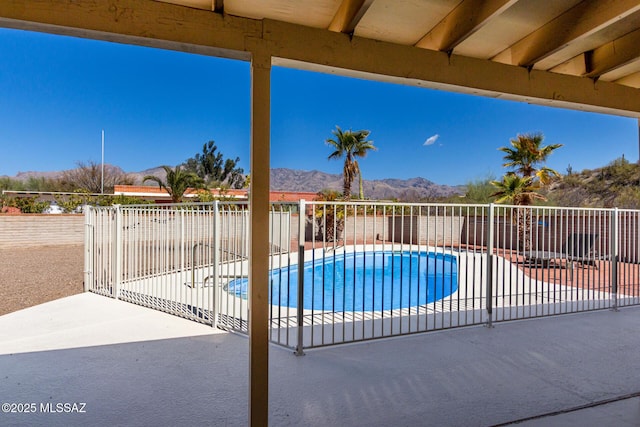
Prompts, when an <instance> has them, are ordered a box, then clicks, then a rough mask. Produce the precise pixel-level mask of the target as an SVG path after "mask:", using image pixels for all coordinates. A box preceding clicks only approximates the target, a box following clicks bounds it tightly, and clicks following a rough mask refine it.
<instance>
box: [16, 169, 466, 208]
mask: <svg viewBox="0 0 640 427" xmlns="http://www.w3.org/2000/svg"><path fill="white" fill-rule="evenodd" d="M63 173H64V171H52V172H19V173H18V174H16V175H15V176H13V177H9V178H11V179H15V180H20V181H26V180H28V179H29V178H40V177H44V178H48V179H56V178H59V177H60V176H62V174H63ZM127 175H128V176H129V178H130V179H131V181H132V182H133V183H135V184H141V183H142V179H143V177H144V176H145V175H155V176H158V177H160V178H163V179H164V170H163V169H162V168H160V167H155V168H150V169H146V170H143V171H140V172H127ZM149 185H151V184H149ZM342 185H343V184H342V175H340V174H330V173H326V172H321V171H317V170H312V171H304V170H297V169H286V168H275V169H272V170H271V189H272V190H280V191H308V192H313V193H317V192H319V191H322V190H325V189H331V190H336V191H339V192H342ZM363 189H364V194H365V196H366V197H367V198H370V199H380V200H390V199H398V200H402V201H417V200H425V199H434V198H442V197H449V196H453V195H457V194H464V188H463V187H462V186H449V185H440V184H436V183H434V182H432V181H429V180H428V179H425V178H422V177H416V178H409V179H394V178H387V179H375V180H367V179H365V180H364V181H363ZM352 194H354V195H356V194H358V180H357V179H356V180H355V181H354V182H353V185H352Z"/></svg>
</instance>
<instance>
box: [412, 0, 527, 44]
mask: <svg viewBox="0 0 640 427" xmlns="http://www.w3.org/2000/svg"><path fill="white" fill-rule="evenodd" d="M517 2H518V0H463V1H462V2H461V3H460V4H459V5H458V6H456V7H455V8H454V9H453V10H452V11H451V12H450V13H449V14H448V15H447V16H445V17H444V19H443V20H442V21H440V22H439V23H438V24H437V25H436V26H435V27H433V28H432V29H431V31H429V32H428V33H427V34H426V35H425V36H424V37H422V39H420V41H418V43H416V44H415V46H416V47H420V48H423V49H431V50H440V51H443V52H450V51H453V49H454V48H455V47H456V46H458V45H459V44H460V43H462V42H463V41H465V40H466V39H467V38H469V37H470V36H471V35H472V34H473V33H475V32H476V31H478V30H479V29H480V28H482V27H483V26H484V25H485V24H486V23H487V22H489V21H490V20H491V19H492V18H493V17H495V16H498V15H500V14H501V13H502V12H504V11H505V10H507V9H508V8H510V7H511V6H513V5H514V4H515V3H517Z"/></svg>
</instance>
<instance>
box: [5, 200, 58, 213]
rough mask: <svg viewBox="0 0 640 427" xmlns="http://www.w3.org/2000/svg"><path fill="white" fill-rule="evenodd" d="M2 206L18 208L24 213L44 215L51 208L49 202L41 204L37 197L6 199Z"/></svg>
mask: <svg viewBox="0 0 640 427" xmlns="http://www.w3.org/2000/svg"><path fill="white" fill-rule="evenodd" d="M2 204H3V205H4V206H9V207H15V208H18V209H20V212H22V213H42V211H43V210H45V209H46V208H47V207H48V206H49V203H48V202H39V201H37V200H36V198H35V197H6V198H3V201H2Z"/></svg>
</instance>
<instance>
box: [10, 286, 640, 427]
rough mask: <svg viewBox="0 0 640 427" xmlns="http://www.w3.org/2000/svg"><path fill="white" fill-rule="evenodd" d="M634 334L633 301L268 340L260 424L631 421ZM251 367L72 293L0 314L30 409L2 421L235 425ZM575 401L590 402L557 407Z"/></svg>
mask: <svg viewBox="0 0 640 427" xmlns="http://www.w3.org/2000/svg"><path fill="white" fill-rule="evenodd" d="M639 330H640V307H631V308H625V309H622V310H620V311H619V312H613V311H609V310H603V311H597V312H590V313H584V314H572V315H563V316H556V317H548V318H542V319H533V320H525V321H514V322H504V323H498V324H496V326H495V328H491V329H488V328H485V327H482V326H477V327H466V328H460V329H456V330H448V331H443V332H435V333H428V334H421V335H413V336H408V337H400V338H393V339H385V340H379V341H370V342H366V343H360V344H352V345H342V346H336V347H327V348H323V349H317V350H312V351H308V352H307V355H306V356H303V357H295V356H293V355H292V353H291V351H290V350H286V349H283V348H280V347H271V352H270V396H269V397H270V415H269V417H270V424H271V425H274V426H283V425H293V426H302V425H305V426H325V425H338V426H365V425H366V426H372V425H376V426H378V425H380V426H386V425H394V426H403V425H437V426H447V425H448V426H488V425H496V424H504V423H509V422H514V421H519V420H523V419H527V418H531V417H539V418H536V419H533V420H530V421H526V422H524V423H521V424H519V425H580V426H589V425H603V422H604V421H603V420H605V421H606V422H604V423H605V424H609V425H620V426H626V425H629V426H631V425H638V424H639V423H640V398H639V397H637V396H639V395H640V394H639V392H640V369H639V368H640V359H639V358H638V354H640V334H638V331H639ZM247 369H248V340H247V338H245V337H242V336H238V335H234V334H227V333H222V332H220V331H217V330H215V329H212V328H210V327H207V326H204V325H200V324H196V323H194V322H190V321H187V320H184V319H180V318H178V317H174V316H170V315H167V314H163V313H159V312H156V311H153V310H150V309H146V308H142V307H138V306H135V305H132V304H127V303H124V302H121V301H116V300H113V299H109V298H105V297H101V296H98V295H94V294H81V295H76V296H73V297H68V298H64V299H61V300H57V301H53V302H51V303H47V304H43V305H40V306H36V307H33V308H30V309H26V310H22V311H19V312H15V313H11V314H7V315H5V316H2V317H0V373H1V376H2V381H0V396H1V398H2V402H1V403H3V404H5V403H16V404H24V403H35V404H36V405H35V406H36V409H37V410H36V411H35V413H4V412H3V413H0V424H2V425H24V424H29V425H65V426H66V425H132V426H136V425H177V424H183V423H184V424H187V423H188V424H189V425H200V424H202V425H224V426H236V425H237V426H243V425H247V419H248V410H247V396H248V372H247ZM621 398H623V399H622V400H621ZM609 401H611V402H610V403H608V404H606V405H598V406H594V405H596V404H597V403H601V402H609ZM58 403H61V404H64V403H68V404H73V403H77V404H81V403H82V404H85V405H84V407H82V409H83V410H84V413H51V412H45V410H47V409H49V411H51V410H52V409H53V410H55V408H56V407H57V406H56V404H58ZM15 406H17V405H14V407H15ZM81 406H82V405H76V408H77V409H80V407H81ZM60 407H61V408H63V410H64V406H63V405H61V406H60ZM68 407H73V406H72V405H71V406H68ZM578 407H587V408H586V409H582V410H579V411H573V412H568V413H565V414H558V413H560V412H562V411H567V410H570V409H572V408H578ZM4 409H5V406H3V411H4ZM545 414H554V416H553V417H551V418H548V417H547V418H544V417H543V418H540V417H541V416H544V415H545ZM572 417H573V418H572Z"/></svg>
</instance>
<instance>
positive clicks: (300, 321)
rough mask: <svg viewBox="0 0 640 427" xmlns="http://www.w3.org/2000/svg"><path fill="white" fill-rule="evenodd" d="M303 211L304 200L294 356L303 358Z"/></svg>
mask: <svg viewBox="0 0 640 427" xmlns="http://www.w3.org/2000/svg"><path fill="white" fill-rule="evenodd" d="M305 210H306V205H305V201H304V199H301V200H300V202H299V204H298V301H297V307H298V312H297V322H298V343H297V345H296V350H295V352H294V354H295V355H296V356H304V243H305V235H304V233H305V218H306V216H305Z"/></svg>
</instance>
